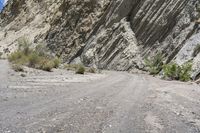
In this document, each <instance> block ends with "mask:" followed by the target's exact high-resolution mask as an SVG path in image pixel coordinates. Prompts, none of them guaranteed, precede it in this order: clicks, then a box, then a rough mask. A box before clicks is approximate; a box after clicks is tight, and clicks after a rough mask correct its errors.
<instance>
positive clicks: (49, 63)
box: [8, 38, 60, 71]
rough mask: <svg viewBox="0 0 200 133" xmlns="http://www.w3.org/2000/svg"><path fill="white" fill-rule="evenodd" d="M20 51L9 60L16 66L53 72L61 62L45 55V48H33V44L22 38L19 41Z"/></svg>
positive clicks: (11, 55)
mask: <svg viewBox="0 0 200 133" xmlns="http://www.w3.org/2000/svg"><path fill="white" fill-rule="evenodd" d="M18 44H19V47H18V50H17V51H15V52H13V53H11V54H10V56H9V57H8V60H9V61H10V62H12V63H13V64H15V65H26V66H29V67H32V68H36V69H42V70H45V71H51V70H52V68H58V67H59V65H60V60H59V59H58V58H54V57H52V56H51V55H48V54H47V53H45V50H44V48H42V46H41V45H38V46H37V47H36V48H35V49H34V48H31V43H30V42H29V41H27V39H25V38H22V39H19V41H18Z"/></svg>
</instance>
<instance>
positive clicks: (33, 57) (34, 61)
mask: <svg viewBox="0 0 200 133" xmlns="http://www.w3.org/2000/svg"><path fill="white" fill-rule="evenodd" d="M28 58H29V61H28V62H29V63H28V66H29V67H32V68H37V67H38V65H39V63H40V60H41V59H43V57H41V56H39V55H38V54H37V53H35V52H32V53H31V54H29V55H28Z"/></svg>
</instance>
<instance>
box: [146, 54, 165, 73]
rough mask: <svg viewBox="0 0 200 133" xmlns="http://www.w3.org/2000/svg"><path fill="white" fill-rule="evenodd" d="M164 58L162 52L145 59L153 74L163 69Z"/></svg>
mask: <svg viewBox="0 0 200 133" xmlns="http://www.w3.org/2000/svg"><path fill="white" fill-rule="evenodd" d="M163 60H164V58H163V55H162V54H161V53H158V54H157V55H155V56H154V57H152V58H146V59H145V65H146V66H147V69H148V71H149V72H150V74H151V75H156V74H158V73H159V72H160V71H161V70H162V67H163Z"/></svg>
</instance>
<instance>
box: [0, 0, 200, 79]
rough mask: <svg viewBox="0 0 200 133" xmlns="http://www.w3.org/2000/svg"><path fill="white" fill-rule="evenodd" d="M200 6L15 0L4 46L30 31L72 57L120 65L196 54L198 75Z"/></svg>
mask: <svg viewBox="0 0 200 133" xmlns="http://www.w3.org/2000/svg"><path fill="white" fill-rule="evenodd" d="M198 11H199V1H198V0H156V1H149V0H134V1H133V0H98V1H94V0H84V1H79V0H46V1H45V2H44V1H35V0H26V1H25V0H10V1H9V3H8V5H7V6H6V8H5V10H4V11H3V12H2V13H1V15H0V52H6V53H9V52H11V51H13V50H14V49H15V48H16V47H17V46H16V44H17V43H16V42H17V39H18V38H20V37H23V36H27V37H28V38H29V39H30V40H31V41H33V42H34V43H43V44H46V45H47V47H48V48H49V49H50V50H51V51H52V53H54V54H56V55H58V56H59V57H62V58H63V59H64V61H65V62H67V63H71V62H80V61H81V62H83V63H84V64H85V65H92V64H96V65H97V66H98V67H99V68H104V69H114V70H131V69H134V68H139V69H144V64H143V59H144V57H146V56H153V55H155V54H156V53H158V52H162V53H163V55H164V56H165V57H166V58H165V61H166V62H167V63H168V62H170V61H172V60H175V61H176V62H177V63H178V64H183V63H185V62H187V61H188V60H193V70H194V72H193V76H194V78H195V77H196V76H198V74H199V71H200V70H199V68H200V67H199V65H200V58H199V56H200V55H199V54H197V55H195V57H194V56H193V52H194V49H195V47H196V46H197V45H198V44H199V42H200V37H199V36H200V34H199V12H198ZM97 62H98V63H97Z"/></svg>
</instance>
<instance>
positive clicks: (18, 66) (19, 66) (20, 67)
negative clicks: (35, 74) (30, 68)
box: [12, 64, 24, 72]
mask: <svg viewBox="0 0 200 133" xmlns="http://www.w3.org/2000/svg"><path fill="white" fill-rule="evenodd" d="M12 69H13V70H14V71H15V72H24V68H23V67H22V66H21V65H18V64H14V65H12Z"/></svg>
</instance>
